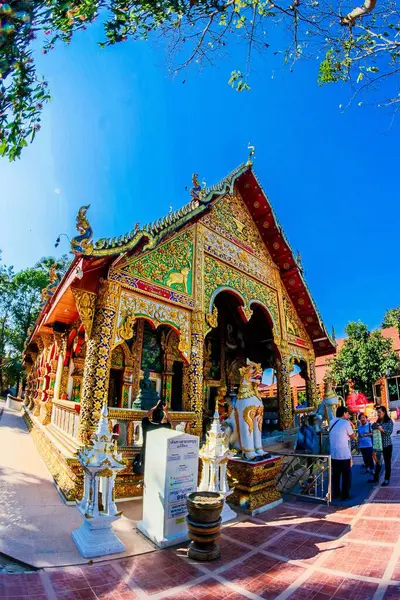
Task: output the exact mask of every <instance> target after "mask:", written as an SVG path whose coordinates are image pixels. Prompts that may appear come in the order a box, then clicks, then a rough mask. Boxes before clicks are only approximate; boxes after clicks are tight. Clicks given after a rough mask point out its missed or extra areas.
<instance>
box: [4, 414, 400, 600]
mask: <svg viewBox="0 0 400 600" xmlns="http://www.w3.org/2000/svg"><path fill="white" fill-rule="evenodd" d="M0 412H2V417H1V419H0V457H1V458H0V552H1V553H2V554H0V598H7V599H14V600H17V599H18V600H22V599H23V598H31V599H33V600H45V599H46V598H47V599H49V600H54V599H55V598H62V599H63V600H75V599H79V600H86V599H92V598H93V599H96V598H98V599H102V600H109V599H110V600H111V599H112V600H129V599H145V598H152V599H154V600H159V599H160V600H161V599H170V600H191V599H195V598H196V599H199V600H200V599H201V600H211V599H215V600H217V599H222V600H225V599H229V600H242V599H243V600H244V599H245V598H249V599H253V600H257V599H260V598H268V599H273V598H274V599H279V600H285V599H286V598H290V599H291V600H294V599H296V600H300V599H301V600H317V599H318V600H328V599H329V598H335V599H341V598H343V599H346V600H368V599H371V600H372V599H374V600H378V599H381V598H384V599H388V598H400V504H399V503H400V460H399V458H400V439H398V438H397V437H396V436H393V442H394V463H393V467H394V468H393V476H392V481H391V485H390V487H388V488H381V487H371V493H370V494H369V495H368V497H367V498H366V499H365V500H364V501H363V502H361V503H360V504H357V505H355V506H345V507H344V506H331V507H326V506H325V505H321V504H315V503H305V502H295V501H294V500H291V501H285V502H284V503H282V504H280V505H279V506H277V507H275V508H273V509H272V510H270V511H268V512H265V513H263V514H260V515H258V516H256V517H251V518H250V517H246V516H244V515H241V516H240V517H239V518H238V519H237V521H235V522H233V523H231V524H227V525H225V526H224V528H223V532H222V537H221V540H220V546H221V558H220V559H218V560H217V561H215V562H212V563H204V564H201V563H195V562H193V561H190V560H188V559H187V558H186V548H185V547H178V548H172V549H168V550H162V551H159V550H155V547H154V546H153V545H152V544H151V543H150V542H149V541H148V540H146V539H145V538H144V537H142V536H141V535H140V534H139V533H137V532H136V531H135V525H136V522H137V520H138V519H139V518H140V516H141V515H140V511H141V503H140V501H137V500H136V501H130V502H124V503H121V504H120V505H119V506H120V508H121V510H123V512H124V515H125V517H124V519H122V520H121V521H120V522H119V523H118V535H119V536H120V537H121V539H122V540H123V541H124V543H125V545H126V549H127V551H126V552H125V553H124V554H123V555H117V556H115V557H114V558H109V559H108V560H103V559H98V560H95V561H88V560H85V559H83V558H82V557H81V556H80V554H79V553H78V551H77V550H76V548H75V545H74V543H73V541H72V538H71V531H72V529H74V528H76V527H77V526H79V524H80V522H81V519H80V515H79V513H78V511H77V509H76V508H75V507H74V506H72V505H69V506H68V505H66V504H65V503H64V502H63V501H62V499H61V497H60V495H59V493H58V491H57V490H56V488H55V486H54V484H53V481H52V478H51V476H50V474H49V472H48V471H47V468H46V466H45V465H44V463H43V461H42V459H41V457H40V454H39V453H38V451H37V450H36V447H35V445H34V443H33V440H32V439H31V437H30V435H29V434H28V432H27V430H26V428H25V424H24V422H23V419H22V417H21V416H20V415H19V414H18V413H16V412H14V411H10V410H7V409H5V408H4V404H3V403H0ZM353 469H354V470H359V469H360V465H359V464H356V465H355V466H354V468H353ZM353 481H360V479H359V476H358V475H357V474H356V473H355V477H354V480H353ZM356 485H358V484H356ZM357 498H358V496H357Z"/></svg>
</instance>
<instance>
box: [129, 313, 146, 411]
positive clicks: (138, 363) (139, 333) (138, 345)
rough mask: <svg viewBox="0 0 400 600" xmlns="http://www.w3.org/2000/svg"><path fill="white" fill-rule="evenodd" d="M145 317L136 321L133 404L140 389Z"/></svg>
mask: <svg viewBox="0 0 400 600" xmlns="http://www.w3.org/2000/svg"><path fill="white" fill-rule="evenodd" d="M143 335H144V319H137V321H136V339H135V342H134V344H133V347H132V356H133V365H132V400H131V406H132V404H133V403H134V401H135V400H136V397H137V395H138V394H139V390H140V369H141V368H142V352H143Z"/></svg>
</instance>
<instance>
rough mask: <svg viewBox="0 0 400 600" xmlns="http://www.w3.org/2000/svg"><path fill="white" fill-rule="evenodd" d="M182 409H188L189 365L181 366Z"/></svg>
mask: <svg viewBox="0 0 400 600" xmlns="http://www.w3.org/2000/svg"><path fill="white" fill-rule="evenodd" d="M182 410H190V403H189V365H188V364H187V363H185V362H184V363H183V366H182Z"/></svg>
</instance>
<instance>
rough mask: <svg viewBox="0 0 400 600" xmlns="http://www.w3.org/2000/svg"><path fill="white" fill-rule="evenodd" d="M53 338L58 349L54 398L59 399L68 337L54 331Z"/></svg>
mask: <svg viewBox="0 0 400 600" xmlns="http://www.w3.org/2000/svg"><path fill="white" fill-rule="evenodd" d="M54 338H55V340H56V344H57V349H58V364H57V373H56V381H55V385H54V398H55V400H59V398H60V396H61V385H62V380H63V374H64V368H65V367H64V361H65V355H66V352H67V341H68V337H67V335H66V334H60V333H55V334H54Z"/></svg>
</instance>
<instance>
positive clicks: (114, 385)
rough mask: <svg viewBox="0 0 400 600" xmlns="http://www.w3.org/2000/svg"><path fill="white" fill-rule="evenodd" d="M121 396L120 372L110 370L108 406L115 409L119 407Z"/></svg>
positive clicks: (118, 370)
mask: <svg viewBox="0 0 400 600" xmlns="http://www.w3.org/2000/svg"><path fill="white" fill-rule="evenodd" d="M121 396H122V371H121V370H120V369H110V387H109V388H108V406H110V407H112V408H117V407H119V406H121Z"/></svg>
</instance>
